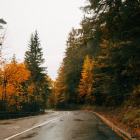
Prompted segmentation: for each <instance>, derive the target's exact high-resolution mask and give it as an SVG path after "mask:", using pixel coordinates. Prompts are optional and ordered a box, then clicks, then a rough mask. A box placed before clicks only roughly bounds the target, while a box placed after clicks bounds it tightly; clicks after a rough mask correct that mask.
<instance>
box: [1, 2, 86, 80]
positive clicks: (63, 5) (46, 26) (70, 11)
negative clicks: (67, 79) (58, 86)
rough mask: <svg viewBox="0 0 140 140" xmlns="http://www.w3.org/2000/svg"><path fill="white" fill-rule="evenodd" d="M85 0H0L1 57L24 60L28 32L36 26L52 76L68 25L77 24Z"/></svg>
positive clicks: (58, 61)
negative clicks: (3, 29)
mask: <svg viewBox="0 0 140 140" xmlns="http://www.w3.org/2000/svg"><path fill="white" fill-rule="evenodd" d="M84 5H85V0H0V18H3V19H4V20H5V21H6V22H7V25H6V27H7V31H6V36H7V38H6V40H5V44H4V48H5V49H3V54H4V57H10V56H12V55H13V54H16V57H17V58H18V59H20V60H22V61H23V60H24V54H25V51H27V46H28V43H29V39H30V36H31V33H34V32H35V30H36V29H37V30H38V34H39V38H40V40H41V46H42V48H43V54H44V56H43V58H45V64H44V66H45V67H48V68H47V71H48V75H49V76H50V77H51V78H52V79H53V80H55V78H56V77H57V70H58V68H59V66H60V62H62V60H63V58H64V52H65V49H66V40H67V37H68V34H69V32H70V31H71V29H72V27H74V28H80V25H79V23H80V21H81V20H82V17H83V13H82V11H81V10H80V9H79V7H81V6H84Z"/></svg>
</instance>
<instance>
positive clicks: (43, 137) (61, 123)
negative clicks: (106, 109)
mask: <svg viewBox="0 0 140 140" xmlns="http://www.w3.org/2000/svg"><path fill="white" fill-rule="evenodd" d="M66 113H67V112H66ZM12 140H124V139H123V138H122V137H120V136H118V135H117V133H115V132H114V131H113V130H112V129H111V128H110V127H109V126H107V125H106V124H104V123H103V122H102V120H101V119H100V118H98V117H97V116H96V115H94V114H93V113H90V112H86V111H70V112H69V115H66V116H64V117H62V118H59V119H56V120H53V121H51V122H49V123H47V124H46V125H43V126H40V127H38V128H35V129H33V130H31V131H29V132H26V133H24V134H22V135H19V136H17V137H14V138H13V139H12Z"/></svg>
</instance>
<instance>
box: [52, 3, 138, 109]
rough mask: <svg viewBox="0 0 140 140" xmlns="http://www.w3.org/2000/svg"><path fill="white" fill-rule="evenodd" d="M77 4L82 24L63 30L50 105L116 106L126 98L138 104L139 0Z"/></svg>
mask: <svg viewBox="0 0 140 140" xmlns="http://www.w3.org/2000/svg"><path fill="white" fill-rule="evenodd" d="M81 9H82V10H83V11H84V12H85V16H84V18H83V20H82V21H81V27H82V28H81V29H74V28H73V29H72V30H71V32H70V33H69V36H68V40H67V49H66V52H65V58H64V59H63V63H62V64H61V67H60V69H59V71H58V78H57V80H56V82H55V84H54V92H53V94H51V95H50V99H51V101H52V102H51V103H50V104H52V105H53V106H55V107H60V108H62V107H66V106H67V105H68V104H71V103H78V104H81V103H82V104H83V103H89V104H96V105H106V106H116V105H121V104H122V103H123V102H124V100H128V99H131V100H132V101H131V104H134V105H136V106H138V105H139V102H140V89H139V87H140V80H139V79H140V55H139V53H140V24H139V23H140V18H139V17H140V1H139V0H133V1H132V0H124V1H123V0H104V1H102V0H87V5H86V6H85V7H82V8H81ZM52 97H54V98H52ZM52 99H54V100H52Z"/></svg>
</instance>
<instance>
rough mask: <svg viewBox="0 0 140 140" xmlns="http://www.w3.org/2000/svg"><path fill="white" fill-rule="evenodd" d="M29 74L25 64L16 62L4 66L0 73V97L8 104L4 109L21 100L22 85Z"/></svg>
mask: <svg viewBox="0 0 140 140" xmlns="http://www.w3.org/2000/svg"><path fill="white" fill-rule="evenodd" d="M29 76H30V72H29V71H28V70H27V69H26V64H25V63H18V62H16V61H14V62H12V63H9V64H5V65H4V66H3V68H2V69H1V71H0V78H1V79H0V80H1V81H0V82H1V84H0V96H1V99H2V100H3V101H4V102H5V103H6V102H8V104H7V105H6V104H5V107H6V109H7V110H8V107H10V106H11V105H12V104H16V105H15V106H16V107H15V108H16V109H17V103H18V102H19V101H20V100H21V98H22V95H23V94H24V90H23V87H22V83H23V82H25V81H26V80H28V77H29ZM19 97H20V98H19Z"/></svg>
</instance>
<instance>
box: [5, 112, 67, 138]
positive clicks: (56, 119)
mask: <svg viewBox="0 0 140 140" xmlns="http://www.w3.org/2000/svg"><path fill="white" fill-rule="evenodd" d="M66 115H69V112H68V113H67V114H65V115H63V116H60V117H58V118H54V119H52V120H49V121H47V122H44V123H42V124H39V125H37V126H34V127H32V128H29V129H27V130H25V131H23V132H20V133H18V134H15V135H13V136H10V137H8V138H6V139H4V140H10V139H12V138H14V137H16V136H19V135H21V134H23V133H26V132H28V131H30V130H33V129H35V128H37V127H40V126H43V125H45V124H47V123H49V122H52V121H54V120H57V119H60V118H62V117H64V116H66Z"/></svg>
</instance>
